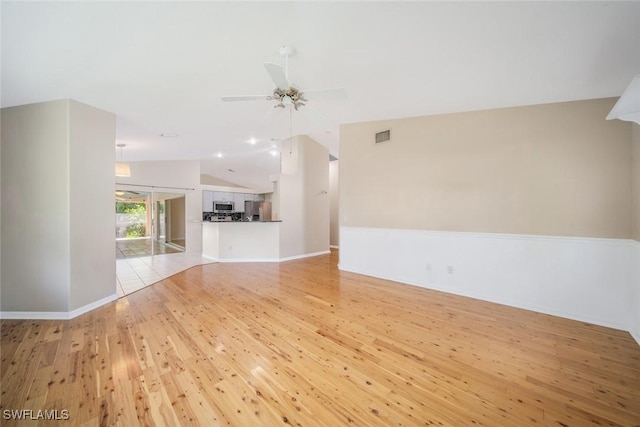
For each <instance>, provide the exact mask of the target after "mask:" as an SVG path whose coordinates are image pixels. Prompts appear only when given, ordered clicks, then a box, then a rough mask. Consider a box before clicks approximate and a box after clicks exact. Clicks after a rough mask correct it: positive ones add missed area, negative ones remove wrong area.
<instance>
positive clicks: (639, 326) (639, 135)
mask: <svg viewBox="0 0 640 427" xmlns="http://www.w3.org/2000/svg"><path fill="white" fill-rule="evenodd" d="M631 127H632V129H631V139H632V156H631V158H632V162H633V171H632V172H633V175H632V201H633V215H632V229H633V242H634V243H633V267H634V268H633V276H632V282H631V283H632V289H633V296H632V308H631V312H632V318H631V329H630V332H631V335H633V337H634V338H635V340H636V341H638V343H639V344H640V125H637V124H635V123H634V124H632V125H631Z"/></svg>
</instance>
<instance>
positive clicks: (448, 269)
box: [447, 265, 453, 274]
mask: <svg viewBox="0 0 640 427" xmlns="http://www.w3.org/2000/svg"><path fill="white" fill-rule="evenodd" d="M447 273H449V274H453V265H450V266H448V267H447Z"/></svg>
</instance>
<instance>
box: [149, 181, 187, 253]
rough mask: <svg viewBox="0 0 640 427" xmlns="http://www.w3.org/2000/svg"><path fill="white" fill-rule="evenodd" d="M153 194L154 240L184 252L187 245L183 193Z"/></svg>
mask: <svg viewBox="0 0 640 427" xmlns="http://www.w3.org/2000/svg"><path fill="white" fill-rule="evenodd" d="M154 195H155V200H156V206H155V208H156V209H155V212H156V213H157V214H156V216H155V220H156V224H155V227H154V229H155V230H156V235H155V239H156V242H158V243H159V244H161V245H162V244H164V245H167V246H169V247H171V248H173V249H175V250H177V251H180V252H184V251H185V249H186V246H187V243H186V226H185V224H186V210H185V195H184V194H179V193H154Z"/></svg>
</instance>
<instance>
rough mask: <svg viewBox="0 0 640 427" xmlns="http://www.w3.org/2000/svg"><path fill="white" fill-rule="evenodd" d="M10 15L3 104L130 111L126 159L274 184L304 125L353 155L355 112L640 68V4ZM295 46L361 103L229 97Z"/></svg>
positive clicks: (513, 99) (481, 100) (579, 82)
mask: <svg viewBox="0 0 640 427" xmlns="http://www.w3.org/2000/svg"><path fill="white" fill-rule="evenodd" d="M1 13H2V17H1V19H2V30H1V31H2V76H1V78H2V106H3V107H7V106H14V105H20V104H26V103H32V102H40V101H46V100H52V99H60V98H72V99H76V100H78V101H80V102H84V103H87V104H90V105H93V106H95V107H98V108H101V109H104V110H107V111H110V112H113V113H115V114H116V116H117V142H121V143H125V144H127V147H126V148H125V150H124V159H125V160H169V159H204V160H205V161H203V173H207V174H210V175H212V176H216V177H219V178H221V179H225V180H228V181H232V182H237V183H239V184H243V185H247V186H252V187H258V188H267V187H268V186H269V184H268V176H269V174H272V173H274V172H275V171H277V169H278V166H279V160H278V158H277V157H274V156H272V155H271V154H269V151H270V150H271V149H272V146H273V145H274V144H276V145H278V144H279V141H280V140H282V139H283V138H285V139H286V138H287V137H288V136H289V135H291V134H308V135H310V136H311V137H312V138H314V139H316V140H317V141H319V142H320V143H322V144H324V145H326V146H327V147H328V148H329V150H330V152H331V153H332V154H334V155H336V156H339V153H338V142H339V124H340V123H351V122H359V121H370V120H378V119H389V118H398V117H408V116H421V115H431V114H438V113H448V112H457V111H470V110H479V109H489V108H498V107H508V106H516V105H530V104H539V103H548V102H558V101H569V100H578V99H588V98H600V97H609V96H619V95H620V94H621V93H622V92H623V91H624V89H625V87H626V86H627V85H628V84H629V83H630V82H631V80H632V78H633V76H634V75H636V74H638V73H639V72H640V2H566V3H564V2H563V3H559V2H534V3H530V2H493V3H485V2H477V1H476V2H468V3H467V2H407V3H405V2H374V3H366V2H292V3H290V2H273V3H272V2H246V3H245V2H38V3H33V2H8V1H3V2H2V3H1ZM285 44H287V45H291V46H293V47H294V48H295V49H296V51H297V53H296V56H294V57H293V58H291V59H290V61H289V77H290V80H291V81H292V82H293V83H295V84H296V85H297V86H298V87H300V88H302V89H322V88H336V87H344V88H345V89H346V90H347V92H348V99H347V100H343V101H316V102H309V103H308V107H312V108H313V109H314V111H313V112H309V111H307V112H306V113H307V114H304V111H303V110H301V111H294V112H293V115H292V122H291V123H290V122H289V114H288V112H287V111H282V110H277V111H275V110H274V109H273V108H272V107H271V104H269V103H267V102H265V101H256V102H244V103H240V102H235V103H223V102H221V101H220V97H221V96H224V95H259V94H269V93H270V92H271V90H272V83H271V80H270V79H269V76H268V74H267V73H266V71H265V69H264V67H263V65H262V63H263V62H278V63H282V58H281V57H280V56H279V55H278V49H279V47H280V46H282V45H285ZM303 108H306V107H303ZM307 110H309V109H307ZM312 113H313V114H312ZM318 114H321V115H322V116H324V120H321V121H318V120H316V119H314V117H318ZM162 133H176V134H178V136H177V137H174V138H163V137H161V136H160V134H162ZM252 137H253V138H256V139H257V143H256V144H255V145H251V144H249V143H248V142H247V141H248V140H249V139H250V138H252ZM218 153H222V155H223V157H222V158H218V157H216V155H217V154H218ZM228 169H233V170H234V171H235V172H229V171H228Z"/></svg>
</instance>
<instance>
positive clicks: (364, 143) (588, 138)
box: [340, 99, 635, 330]
mask: <svg viewBox="0 0 640 427" xmlns="http://www.w3.org/2000/svg"><path fill="white" fill-rule="evenodd" d="M614 103H615V99H597V100H588V101H577V102H568V103H558V104H546V105H536V106H529V107H517V108H506V109H499V110H489V111H478V112H469V113H458V114H447V115H440V116H429V117H416V118H409V119H399V120H389V121H380V122H368V123H355V124H349V125H343V126H342V127H341V141H340V163H341V165H340V240H341V241H340V268H341V269H343V270H348V271H354V272H358V273H362V274H368V275H372V276H378V277H385V278H387V279H391V280H397V281H400V282H405V283H411V284H415V285H418V286H423V287H427V288H434V289H439V290H442V291H446V292H451V293H456V294H461V295H467V296H472V297H475V298H479V299H484V300H489V301H494V302H499V303H503V304H508V305H512V306H516V307H522V308H527V309H533V310H536V311H540V312H544V313H549V314H555V315H560V316H563V317H568V318H573V319H578V320H582V321H587V322H592V323H597V324H601V325H606V326H612V327H616V328H620V329H625V330H629V328H630V325H631V318H632V311H633V305H632V303H631V301H632V300H633V296H634V295H635V293H634V291H633V288H632V286H631V282H632V279H631V276H632V271H633V265H634V261H633V256H632V243H631V241H630V240H629V239H630V238H631V236H632V205H631V200H632V198H631V174H632V162H631V127H630V124H629V123H625V122H621V121H617V120H614V121H606V120H605V117H606V115H607V113H608V112H609V110H610V109H611V108H612V106H613V105H614ZM386 129H391V141H390V142H388V143H383V144H375V143H374V136H375V133H376V132H380V131H383V130H386Z"/></svg>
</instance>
